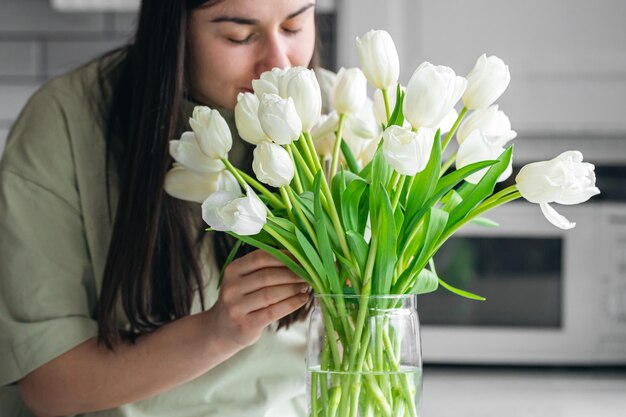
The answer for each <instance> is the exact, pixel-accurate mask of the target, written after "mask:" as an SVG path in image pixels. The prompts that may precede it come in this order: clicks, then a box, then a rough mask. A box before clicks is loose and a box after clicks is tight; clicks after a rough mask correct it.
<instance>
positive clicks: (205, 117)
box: [189, 106, 233, 159]
mask: <svg viewBox="0 0 626 417" xmlns="http://www.w3.org/2000/svg"><path fill="white" fill-rule="evenodd" d="M189 124H190V125H191V128H192V129H193V132H194V133H195V135H196V140H197V141H198V145H199V146H200V149H202V152H204V153H205V154H206V155H207V156H208V157H209V158H212V159H222V158H227V157H228V152H230V150H231V148H232V147H233V138H232V135H231V133H230V128H229V127H228V124H227V123H226V120H224V118H223V117H222V115H221V114H220V113H219V112H218V111H217V110H212V109H210V108H209V107H205V106H196V107H195V108H194V110H193V115H192V117H191V118H190V119H189Z"/></svg>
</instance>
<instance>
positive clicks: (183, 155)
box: [170, 132, 225, 174]
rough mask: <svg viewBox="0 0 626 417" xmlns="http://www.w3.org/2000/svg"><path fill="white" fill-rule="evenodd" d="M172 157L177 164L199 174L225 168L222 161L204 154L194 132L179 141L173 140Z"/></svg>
mask: <svg viewBox="0 0 626 417" xmlns="http://www.w3.org/2000/svg"><path fill="white" fill-rule="evenodd" d="M170 155H171V156H172V158H174V160H175V161H176V162H178V163H180V164H181V165H184V166H185V167H186V168H187V169H190V170H193V171H195V172H197V173H199V174H207V173H212V172H219V171H221V170H223V169H224V168H225V167H224V163H223V162H222V161H220V160H219V159H212V158H209V157H208V156H206V154H205V153H204V152H202V150H201V149H200V146H199V145H198V141H197V140H196V135H195V134H194V133H193V132H184V133H183V134H182V136H181V137H180V139H179V140H171V141H170Z"/></svg>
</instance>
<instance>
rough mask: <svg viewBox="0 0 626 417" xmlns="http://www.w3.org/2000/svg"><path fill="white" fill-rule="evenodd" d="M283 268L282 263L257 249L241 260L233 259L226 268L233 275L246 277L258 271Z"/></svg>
mask: <svg viewBox="0 0 626 417" xmlns="http://www.w3.org/2000/svg"><path fill="white" fill-rule="evenodd" d="M284 266H285V265H283V263H282V262H280V261H279V260H278V259H276V258H274V257H273V256H272V255H270V254H269V253H267V252H264V251H262V250H260V249H257V250H255V251H254V252H251V253H249V254H247V255H244V256H242V257H241V258H238V259H235V260H234V261H233V262H232V263H231V264H230V265H229V266H228V267H229V269H230V270H231V272H232V273H233V274H235V275H248V274H251V273H253V272H255V271H258V270H259V269H263V268H273V267H284Z"/></svg>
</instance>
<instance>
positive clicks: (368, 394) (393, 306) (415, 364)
mask: <svg viewBox="0 0 626 417" xmlns="http://www.w3.org/2000/svg"><path fill="white" fill-rule="evenodd" d="M307 368H308V369H307V371H308V372H307V394H308V404H309V416H310V417H418V416H419V415H420V407H421V398H422V355H421V344H420V327H419V318H418V315H417V308H416V296H414V295H385V296H368V295H318V294H316V295H315V304H314V309H313V312H312V314H311V318H310V323H309V333H308V340H307Z"/></svg>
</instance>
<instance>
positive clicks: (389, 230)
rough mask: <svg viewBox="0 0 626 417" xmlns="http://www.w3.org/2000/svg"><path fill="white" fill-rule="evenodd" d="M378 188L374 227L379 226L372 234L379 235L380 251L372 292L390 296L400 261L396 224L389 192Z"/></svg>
mask: <svg viewBox="0 0 626 417" xmlns="http://www.w3.org/2000/svg"><path fill="white" fill-rule="evenodd" d="M377 187H378V189H377V190H376V194H378V195H379V198H378V213H377V214H376V216H373V217H372V227H376V226H375V225H378V226H377V227H376V229H377V230H372V233H378V250H377V251H376V260H375V263H374V275H373V279H374V280H373V281H372V291H373V294H389V293H390V292H391V284H392V282H393V273H394V268H395V266H396V261H397V260H398V257H397V252H396V245H397V244H398V242H397V236H396V223H395V217H394V214H393V209H392V208H391V201H390V200H389V195H388V194H387V190H386V189H385V187H383V185H382V184H378V185H377ZM374 220H376V222H374Z"/></svg>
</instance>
